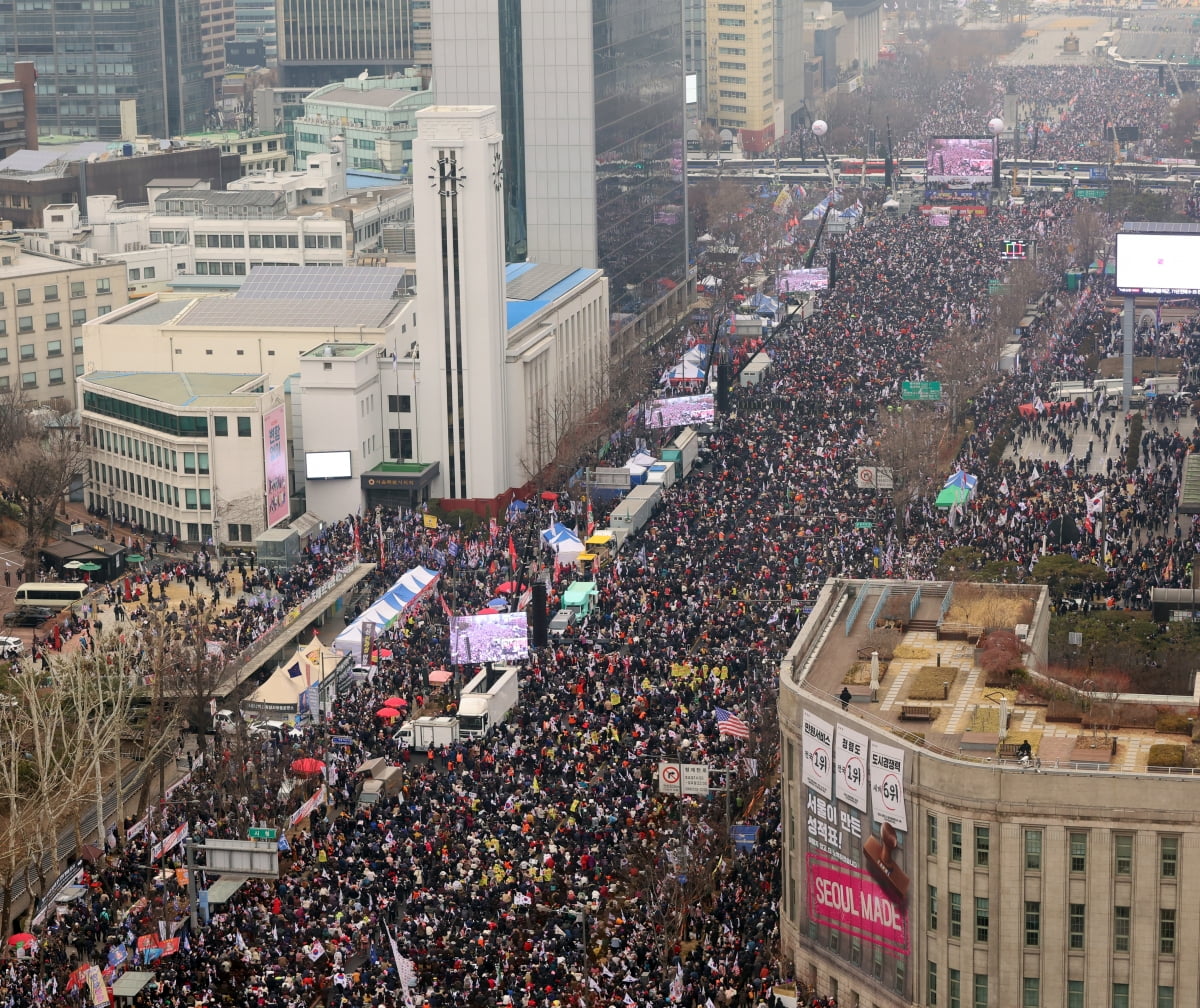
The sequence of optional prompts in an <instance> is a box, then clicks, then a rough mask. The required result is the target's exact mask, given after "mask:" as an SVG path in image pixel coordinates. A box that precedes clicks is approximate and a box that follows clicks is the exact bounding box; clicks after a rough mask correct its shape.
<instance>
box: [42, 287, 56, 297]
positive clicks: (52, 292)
mask: <svg viewBox="0 0 1200 1008" xmlns="http://www.w3.org/2000/svg"><path fill="white" fill-rule="evenodd" d="M42 300H43V301H57V300H58V284H46V286H45V287H43V288H42Z"/></svg>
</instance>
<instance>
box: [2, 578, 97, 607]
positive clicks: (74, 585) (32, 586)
mask: <svg viewBox="0 0 1200 1008" xmlns="http://www.w3.org/2000/svg"><path fill="white" fill-rule="evenodd" d="M87 593H88V586H87V585H86V584H83V583H82V582H80V581H27V582H26V583H25V584H22V585H18V586H17V593H16V595H14V596H13V605H14V606H16V607H17V608H18V609H23V608H28V607H30V606H40V607H43V608H46V609H52V610H54V612H58V611H59V610H60V609H68V608H70V607H71V606H73V605H78V604H79V603H80V602H82V601H83V600H84V598H85V597H86V596H87Z"/></svg>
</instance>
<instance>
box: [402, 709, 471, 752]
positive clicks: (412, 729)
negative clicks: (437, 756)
mask: <svg viewBox="0 0 1200 1008" xmlns="http://www.w3.org/2000/svg"><path fill="white" fill-rule="evenodd" d="M395 739H396V741H397V742H399V743H400V745H402V746H403V747H404V748H405V749H428V748H430V747H431V746H432V747H433V748H435V749H440V748H441V747H442V746H447V745H454V743H455V742H457V741H458V718H454V717H445V716H443V717H419V718H413V719H412V720H410V721H405V722H404V724H402V725H401V726H400V728H399V729H398V730H397V732H396V734H395Z"/></svg>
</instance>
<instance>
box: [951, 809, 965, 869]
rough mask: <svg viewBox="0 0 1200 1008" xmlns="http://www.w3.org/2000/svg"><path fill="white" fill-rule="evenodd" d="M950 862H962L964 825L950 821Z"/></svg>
mask: <svg viewBox="0 0 1200 1008" xmlns="http://www.w3.org/2000/svg"><path fill="white" fill-rule="evenodd" d="M950 860H951V861H961V860H962V823H960V822H955V821H954V820H953V819H951V820H950Z"/></svg>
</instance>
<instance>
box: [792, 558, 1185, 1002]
mask: <svg viewBox="0 0 1200 1008" xmlns="http://www.w3.org/2000/svg"><path fill="white" fill-rule="evenodd" d="M1050 618H1051V606H1050V600H1049V593H1048V591H1047V590H1046V589H1045V588H1044V587H1042V586H1038V585H989V586H979V585H962V584H955V583H948V582H922V583H912V582H894V581H893V582H889V581H847V580H835V581H830V582H828V583H827V584H826V586H825V587H824V589H823V590H822V591H821V592H820V594H819V595H818V597H817V599H816V600H815V603H814V605H813V609H812V613H811V615H810V616H809V618H808V619H807V621H806V622H805V624H804V627H803V629H802V630H801V632H800V634H799V636H798V637H797V638H796V640H795V641H794V643H793V645H792V646H791V648H790V650H789V651H788V653H787V655H786V656H785V658H784V660H783V662H782V663H781V666H780V695H779V728H780V747H781V776H782V781H781V789H782V795H783V830H782V834H781V837H780V843H781V852H782V857H783V887H782V900H781V904H780V929H781V947H782V954H783V957H784V960H785V963H784V965H783V967H782V972H783V973H784V974H785V975H786V974H788V973H789V972H790V971H794V974H793V975H795V976H796V977H797V978H798V979H800V980H801V981H803V982H804V983H805V984H806V985H808V986H809V987H811V988H813V989H815V990H817V991H819V992H820V993H822V994H827V995H834V996H836V997H837V999H838V1002H839V1003H840V1004H849V1005H854V1004H858V1005H875V1006H878V1008H910V1006H912V1005H922V1006H927V1008H933V1006H938V1008H945V1006H950V1005H958V1006H964V1005H970V1006H978V1008H987V1006H991V1005H1020V1006H1024V1008H1042V1006H1051V1005H1053V1006H1063V1005H1065V1006H1068V1008H1074V1006H1080V1008H1082V1006H1085V1005H1090V1004H1103V1005H1110V1006H1120V1008H1128V1006H1130V1005H1142V1004H1150V1005H1158V1006H1166V1005H1170V1006H1173V1008H1195V1006H1196V1005H1197V1004H1200V969H1198V967H1197V963H1196V957H1195V955H1194V951H1193V950H1194V949H1195V947H1196V944H1197V942H1198V941H1200V873H1197V872H1196V870H1195V868H1193V864H1194V863H1195V860H1196V859H1195V857H1193V855H1194V854H1195V853H1196V852H1197V851H1200V811H1198V808H1200V806H1198V804H1197V801H1196V793H1195V792H1196V788H1197V787H1198V786H1200V782H1198V781H1197V778H1196V777H1195V776H1194V775H1193V774H1192V773H1190V772H1188V773H1174V774H1172V773H1159V772H1151V768H1150V766H1149V765H1148V764H1149V761H1148V756H1149V755H1150V753H1151V749H1152V746H1155V745H1158V744H1160V743H1163V742H1175V741H1177V742H1180V743H1181V744H1180V745H1179V747H1178V748H1179V750H1180V753H1182V751H1183V749H1184V746H1185V745H1186V744H1187V743H1188V742H1189V741H1190V739H1189V738H1188V737H1187V736H1186V735H1185V736H1182V737H1180V736H1176V737H1175V738H1173V739H1172V738H1170V737H1168V736H1164V735H1163V734H1161V733H1156V732H1155V730H1154V727H1153V726H1154V725H1155V723H1156V718H1157V717H1158V712H1160V711H1163V710H1168V711H1174V712H1176V713H1178V714H1179V715H1180V719H1181V720H1183V721H1184V723H1185V724H1186V721H1187V719H1186V718H1185V717H1183V715H1185V714H1188V712H1190V711H1193V710H1194V709H1195V699H1194V697H1193V696H1192V695H1191V691H1190V690H1189V691H1188V693H1187V695H1184V696H1174V697H1172V696H1162V697H1156V698H1155V700H1154V702H1153V703H1152V704H1149V705H1147V706H1148V707H1149V710H1150V712H1151V716H1150V720H1149V722H1146V723H1148V724H1149V725H1150V726H1151V727H1148V728H1140V729H1139V728H1131V727H1128V725H1129V724H1130V723H1136V721H1137V719H1136V718H1126V717H1124V716H1121V714H1120V711H1121V710H1124V709H1126V704H1127V703H1132V704H1136V703H1141V702H1144V701H1145V698H1142V697H1122V696H1119V695H1112V696H1110V695H1105V696H1104V697H1101V696H1099V695H1097V694H1095V693H1094V692H1092V691H1089V690H1087V689H1086V687H1085V692H1084V693H1083V694H1078V693H1075V692H1073V691H1071V690H1067V689H1061V688H1060V690H1059V692H1058V693H1057V694H1055V695H1056V696H1059V697H1066V698H1067V699H1066V701H1065V706H1066V708H1068V709H1070V710H1078V711H1079V712H1080V713H1078V714H1076V715H1075V716H1074V717H1073V718H1068V719H1067V720H1065V721H1064V720H1060V717H1061V714H1060V713H1055V712H1053V711H1052V710H1051V708H1050V707H1047V705H1046V702H1045V701H1042V702H1040V703H1039V702H1038V701H1037V700H1036V696H1037V694H1038V692H1039V689H1040V685H1041V684H1043V683H1046V680H1044V679H1042V678H1041V676H1042V675H1044V673H1045V670H1046V667H1047V647H1048V645H1047V641H1048V636H1049V627H1050ZM885 625H886V626H887V627H891V628H896V629H888V630H884V629H882V628H883V627H884V626H885ZM985 626H986V627H990V628H995V627H999V628H1002V629H1006V630H1010V631H1013V634H1014V639H1015V640H1017V641H1019V642H1020V646H1021V658H1020V663H1021V664H1022V665H1023V666H1024V667H1025V670H1026V671H1025V672H1024V674H1023V680H1022V682H1021V684H1020V685H1021V689H1020V690H1017V689H1015V688H1005V687H1006V686H1008V687H1011V686H1014V685H1016V684H1014V683H1010V682H1008V680H1007V673H1006V672H1003V671H999V672H998V671H997V669H996V668H995V667H987V668H985V666H987V663H986V662H985V661H982V660H981V659H980V654H981V651H982V647H981V646H977V642H978V639H979V636H980V634H981V633H983V632H984V627H985ZM881 651H883V652H885V653H884V654H883V655H882V657H881V658H880V652H881ZM872 652H874V654H875V656H876V658H879V659H880V660H879V663H878V665H877V666H874V671H873V658H872ZM997 676H998V678H997ZM868 681H870V685H869V686H868V685H867V683H868ZM1047 685H1048V684H1047ZM843 691H844V692H843ZM839 695H840V700H839ZM1052 706H1053V702H1051V707H1052ZM1081 721H1083V722H1084V723H1083V724H1081V723H1080V722H1081ZM1118 725H1119V726H1120V727H1116V726H1118ZM1023 743H1027V744H1028V746H1029V748H1028V757H1027V758H1024V759H1023V758H1021V751H1022V744H1023Z"/></svg>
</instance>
